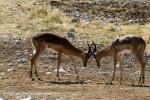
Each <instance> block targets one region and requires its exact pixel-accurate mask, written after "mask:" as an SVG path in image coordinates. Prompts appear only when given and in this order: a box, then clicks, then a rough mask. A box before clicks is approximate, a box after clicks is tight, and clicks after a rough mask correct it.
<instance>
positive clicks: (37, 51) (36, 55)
mask: <svg viewBox="0 0 150 100" xmlns="http://www.w3.org/2000/svg"><path fill="white" fill-rule="evenodd" d="M45 47H46V46H45V45H42V44H41V45H40V46H39V48H36V50H35V52H34V55H33V57H32V58H31V69H30V78H31V79H32V80H34V79H33V78H32V70H33V67H34V69H35V75H36V77H37V78H38V80H40V77H39V75H38V71H37V67H36V61H37V58H38V56H39V55H40V54H41V53H42V52H43V51H44V50H45Z"/></svg>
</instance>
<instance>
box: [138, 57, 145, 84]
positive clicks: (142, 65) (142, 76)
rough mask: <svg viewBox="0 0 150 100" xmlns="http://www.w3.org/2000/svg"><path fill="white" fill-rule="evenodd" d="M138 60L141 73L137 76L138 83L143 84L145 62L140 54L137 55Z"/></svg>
mask: <svg viewBox="0 0 150 100" xmlns="http://www.w3.org/2000/svg"><path fill="white" fill-rule="evenodd" d="M138 61H139V62H140V64H141V73H140V78H139V82H138V84H141V85H142V84H144V81H145V63H144V61H143V57H142V56H138Z"/></svg>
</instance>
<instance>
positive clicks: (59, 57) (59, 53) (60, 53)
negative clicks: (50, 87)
mask: <svg viewBox="0 0 150 100" xmlns="http://www.w3.org/2000/svg"><path fill="white" fill-rule="evenodd" d="M61 56H62V52H58V66H57V79H58V80H60V78H59V67H60V62H61Z"/></svg>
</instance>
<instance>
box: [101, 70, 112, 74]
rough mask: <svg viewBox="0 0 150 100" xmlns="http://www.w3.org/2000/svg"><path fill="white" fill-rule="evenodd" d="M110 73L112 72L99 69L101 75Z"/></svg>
mask: <svg viewBox="0 0 150 100" xmlns="http://www.w3.org/2000/svg"><path fill="white" fill-rule="evenodd" d="M109 73H110V72H109V71H104V70H100V71H99V74H100V75H108V74H109Z"/></svg>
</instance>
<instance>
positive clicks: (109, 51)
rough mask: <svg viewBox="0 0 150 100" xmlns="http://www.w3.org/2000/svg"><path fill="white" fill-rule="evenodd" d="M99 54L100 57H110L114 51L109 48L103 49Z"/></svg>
mask: <svg viewBox="0 0 150 100" xmlns="http://www.w3.org/2000/svg"><path fill="white" fill-rule="evenodd" d="M99 54H100V55H101V56H102V57H106V56H112V55H113V54H114V50H113V49H112V48H111V46H110V47H107V48H105V49H104V50H102V51H100V52H99Z"/></svg>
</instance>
